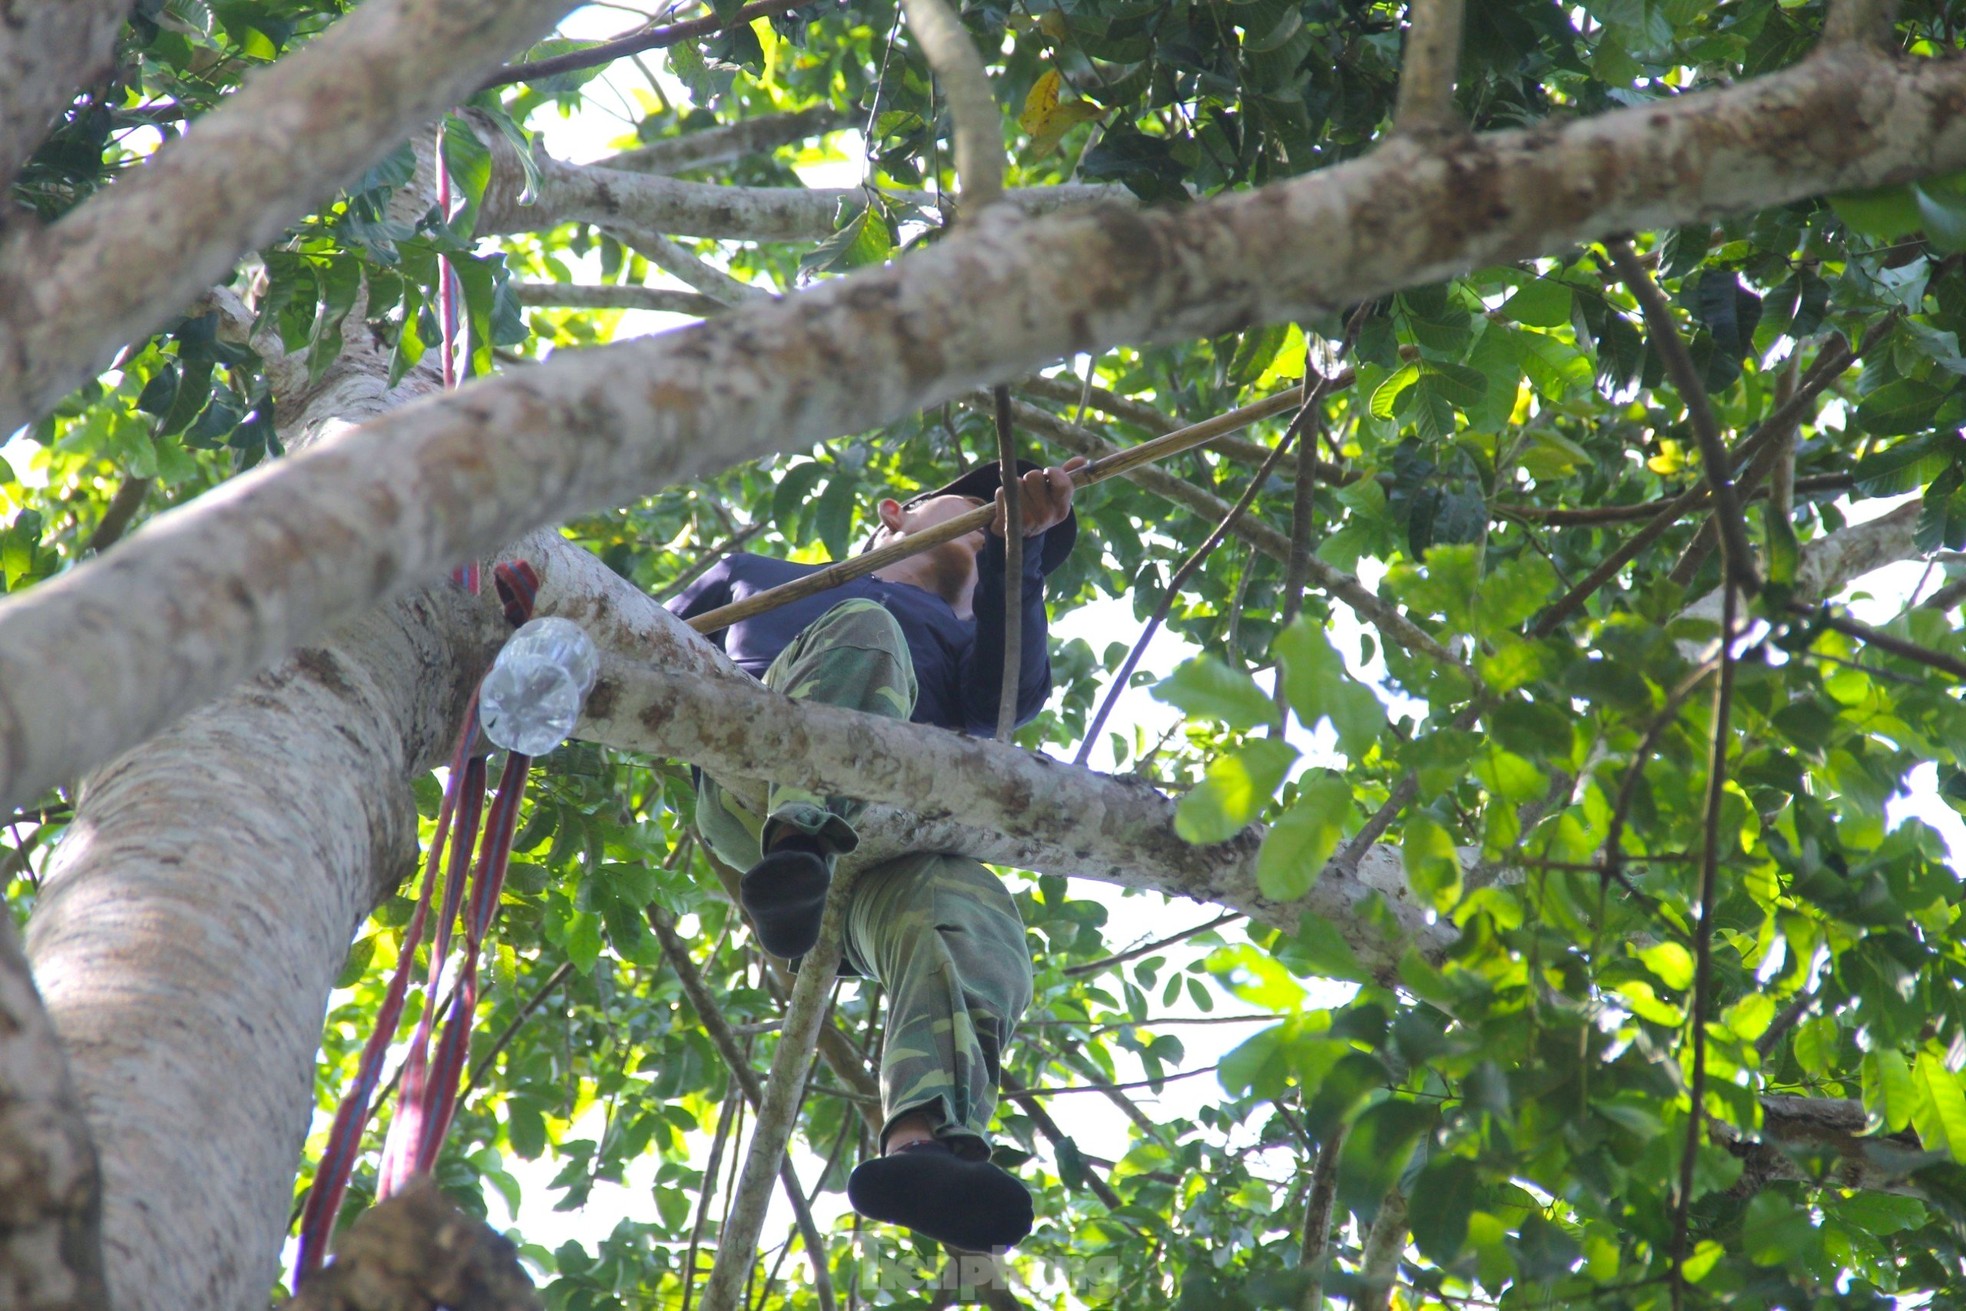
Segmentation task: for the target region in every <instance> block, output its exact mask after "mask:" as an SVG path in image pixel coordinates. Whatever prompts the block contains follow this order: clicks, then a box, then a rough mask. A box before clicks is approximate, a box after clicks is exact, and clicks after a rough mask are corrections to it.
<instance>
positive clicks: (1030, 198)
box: [478, 155, 1129, 241]
mask: <svg viewBox="0 0 1966 1311" xmlns="http://www.w3.org/2000/svg"><path fill="white" fill-rule="evenodd" d="M537 161H538V164H539V174H540V178H539V195H538V197H537V198H536V199H535V200H533V202H532V203H530V204H520V203H519V201H518V197H517V196H516V195H513V196H511V197H509V198H507V197H500V196H489V195H488V196H487V198H486V203H485V206H484V208H483V209H482V210H480V211H479V216H478V231H479V232H480V233H481V234H483V235H486V236H494V235H499V234H505V233H513V232H540V231H544V230H545V229H547V228H552V227H557V226H558V225H560V224H562V223H595V224H600V225H602V226H612V225H618V224H632V225H634V226H636V227H642V228H650V229H653V230H655V231H658V232H680V233H684V234H686V235H688V236H693V237H718V238H724V239H728V240H736V241H819V240H821V239H823V238H825V237H829V236H831V235H832V234H833V230H834V229H835V228H836V227H837V226H838V224H839V216H840V212H841V207H842V206H844V207H845V208H846V210H847V212H849V213H852V212H855V211H858V210H860V209H862V208H864V207H865V206H866V204H867V196H868V193H867V191H866V190H865V189H864V188H861V187H798V186H791V187H749V186H738V185H735V184H725V183H718V182H686V181H683V180H681V179H679V178H672V177H669V176H666V175H665V174H661V173H631V172H628V171H626V170H623V169H614V168H608V167H606V166H604V165H601V164H568V163H565V162H563V161H561V160H557V159H552V158H550V157H548V156H545V155H539V156H538V157H537ZM884 194H885V195H887V196H888V197H889V198H891V199H893V200H895V201H897V202H900V203H906V204H928V203H931V201H932V197H930V196H929V195H928V193H926V192H916V191H888V192H885V193H884ZM1002 194H1003V198H1004V201H1005V202H1006V204H1008V205H1010V206H1012V207H1014V208H1015V209H1017V210H1019V211H1021V212H1023V213H1025V214H1027V215H1037V214H1049V213H1055V212H1057V211H1060V210H1069V209H1073V208H1084V207H1085V206H1088V205H1093V204H1101V203H1103V204H1122V203H1125V202H1126V201H1127V200H1128V199H1129V197H1128V196H1127V195H1126V194H1125V193H1124V192H1116V191H1115V189H1114V188H1112V187H1109V186H1097V185H1091V184H1085V183H1073V184H1070V185H1063V186H1055V187H1028V188H1020V189H1018V190H1016V191H1011V192H1004V193H1002Z"/></svg>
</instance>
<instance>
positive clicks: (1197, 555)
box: [1072, 404, 1314, 765]
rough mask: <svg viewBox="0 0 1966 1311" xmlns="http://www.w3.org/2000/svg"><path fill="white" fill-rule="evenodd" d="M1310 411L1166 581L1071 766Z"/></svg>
mask: <svg viewBox="0 0 1966 1311" xmlns="http://www.w3.org/2000/svg"><path fill="white" fill-rule="evenodd" d="M1313 408H1314V406H1312V405H1309V404H1307V405H1304V406H1302V407H1300V408H1299V409H1298V411H1297V418H1296V419H1293V420H1292V421H1291V423H1290V426H1289V427H1288V428H1285V429H1284V430H1283V435H1282V436H1281V437H1279V438H1277V444H1276V446H1275V447H1274V448H1272V449H1271V451H1270V458H1269V459H1268V460H1265V461H1264V462H1263V467H1262V468H1260V469H1258V470H1257V471H1256V475H1255V476H1254V477H1253V478H1251V479H1250V480H1249V486H1248V487H1247V488H1245V489H1244V490H1243V493H1242V495H1241V497H1239V498H1238V499H1237V501H1236V503H1235V504H1234V505H1233V506H1231V507H1229V513H1228V514H1227V515H1225V516H1224V517H1223V519H1222V522H1220V523H1219V524H1217V525H1215V531H1213V532H1211V533H1210V534H1209V535H1208V536H1207V538H1206V539H1204V540H1203V542H1202V543H1201V545H1200V546H1197V547H1196V548H1195V549H1194V550H1193V551H1191V552H1189V553H1188V558H1187V559H1186V560H1183V561H1182V562H1181V567H1180V568H1178V569H1176V570H1175V571H1174V577H1172V578H1170V579H1168V581H1167V590H1166V591H1164V592H1163V593H1161V598H1160V604H1159V605H1157V606H1156V607H1154V613H1153V616H1152V618H1150V619H1148V620H1147V626H1146V627H1145V628H1144V629H1142V630H1141V632H1140V638H1139V640H1138V641H1136V642H1135V643H1134V644H1133V649H1132V650H1130V651H1128V652H1127V653H1126V659H1125V660H1124V661H1122V662H1121V663H1120V667H1119V672H1118V673H1116V674H1114V675H1113V681H1112V682H1110V683H1108V684H1107V685H1106V696H1105V698H1104V699H1103V700H1102V701H1100V703H1099V709H1098V711H1097V712H1095V713H1094V714H1093V716H1092V722H1091V723H1090V724H1089V725H1087V727H1086V730H1085V736H1084V738H1083V739H1082V740H1081V741H1080V742H1079V749H1078V753H1077V754H1076V755H1074V756H1073V757H1072V763H1073V764H1074V765H1083V764H1085V762H1086V759H1087V757H1089V756H1090V755H1091V754H1092V748H1093V747H1094V746H1096V745H1097V744H1098V741H1099V730H1100V729H1101V728H1103V727H1105V724H1106V717H1107V716H1108V715H1110V714H1112V713H1113V706H1114V705H1115V704H1117V703H1118V701H1119V699H1120V694H1121V693H1122V692H1124V691H1125V690H1126V685H1127V681H1128V680H1129V679H1131V678H1132V677H1133V671H1134V669H1136V668H1137V667H1138V666H1139V664H1140V658H1141V657H1142V656H1143V655H1145V654H1146V651H1147V644H1148V643H1150V642H1152V641H1153V640H1154V634H1155V633H1157V632H1159V631H1160V626H1161V624H1162V623H1163V622H1165V621H1166V619H1167V616H1168V613H1169V612H1170V611H1171V610H1173V608H1174V602H1175V601H1176V600H1177V599H1178V598H1179V597H1180V595H1181V588H1182V587H1183V586H1185V585H1186V583H1187V581H1188V579H1189V578H1191V577H1193V576H1194V573H1195V571H1196V570H1197V569H1199V568H1201V566H1202V564H1203V562H1204V561H1206V560H1207V559H1208V557H1209V556H1210V555H1211V554H1213V553H1214V551H1215V548H1216V547H1217V546H1220V545H1221V544H1222V539H1223V538H1224V537H1226V536H1227V535H1228V533H1229V530H1230V529H1231V528H1233V527H1235V525H1236V521H1237V520H1239V519H1241V518H1242V516H1243V515H1244V514H1245V513H1247V512H1248V510H1249V507H1250V506H1251V505H1253V504H1255V503H1256V496H1257V493H1259V492H1261V491H1262V490H1263V485H1264V484H1265V483H1267V482H1268V481H1269V479H1270V471H1271V470H1272V469H1274V468H1275V467H1276V462H1277V460H1278V459H1280V458H1281V457H1282V455H1283V453H1284V452H1285V451H1286V450H1288V449H1289V448H1290V443H1291V442H1292V441H1293V440H1294V439H1295V438H1296V436H1297V433H1298V430H1299V429H1300V428H1302V427H1303V424H1304V420H1305V417H1306V416H1307V415H1308V414H1310V412H1311V411H1312V409H1313Z"/></svg>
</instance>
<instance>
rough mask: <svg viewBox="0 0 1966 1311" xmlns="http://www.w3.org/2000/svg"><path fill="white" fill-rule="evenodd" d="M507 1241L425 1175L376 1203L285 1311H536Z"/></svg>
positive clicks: (537, 1301) (533, 1296)
mask: <svg viewBox="0 0 1966 1311" xmlns="http://www.w3.org/2000/svg"><path fill="white" fill-rule="evenodd" d="M544 1306H545V1303H543V1302H541V1301H540V1299H539V1293H538V1291H537V1290H535V1289H534V1288H533V1285H532V1280H531V1279H529V1278H528V1277H527V1276H526V1270H525V1267H524V1266H522V1265H520V1264H519V1251H518V1249H517V1248H515V1247H514V1246H513V1245H512V1242H511V1240H510V1239H508V1238H506V1237H505V1235H503V1234H501V1233H499V1232H498V1231H497V1230H496V1229H493V1228H492V1227H491V1226H489V1225H487V1224H486V1223H485V1222H484V1221H483V1220H478V1219H474V1218H473V1217H471V1216H468V1215H466V1214H464V1213H463V1212H462V1211H460V1210H458V1209H457V1208H456V1207H455V1206H452V1205H451V1204H450V1203H449V1202H447V1201H445V1200H444V1195H443V1194H442V1193H440V1192H439V1191H437V1185H436V1184H435V1183H433V1182H431V1181H430V1180H429V1179H428V1178H421V1179H417V1180H414V1181H412V1182H411V1184H410V1186H409V1187H407V1188H405V1189H404V1190H403V1191H402V1192H400V1193H397V1194H396V1195H395V1196H394V1197H391V1198H390V1199H389V1200H388V1201H386V1202H382V1203H380V1204H378V1205H377V1206H376V1207H375V1208H374V1209H373V1210H370V1211H369V1212H367V1213H366V1214H364V1215H363V1216H362V1218H361V1219H359V1220H357V1221H356V1222H355V1223H354V1224H352V1225H350V1226H349V1228H348V1232H347V1233H345V1234H343V1235H342V1236H341V1238H340V1239H339V1241H337V1242H336V1243H335V1259H334V1264H333V1265H331V1266H329V1267H328V1268H327V1269H325V1270H322V1271H321V1272H319V1273H318V1274H316V1275H315V1276H314V1277H313V1278H312V1279H309V1280H308V1281H307V1282H306V1283H305V1284H304V1285H302V1286H301V1289H300V1292H299V1294H298V1295H297V1296H296V1297H295V1298H294V1300H293V1301H291V1302H289V1303H288V1304H287V1311H431V1308H434V1307H445V1308H448V1311H541V1308H543V1307H544Z"/></svg>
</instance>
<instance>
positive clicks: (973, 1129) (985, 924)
mask: <svg viewBox="0 0 1966 1311" xmlns="http://www.w3.org/2000/svg"><path fill="white" fill-rule="evenodd" d="M765 686H767V687H769V688H772V689H774V690H776V691H779V692H783V693H785V695H787V696H790V697H796V698H799V699H801V700H813V701H822V702H825V703H826V704H828V705H836V706H845V707H847V708H848V709H852V710H859V711H863V712H865V713H867V714H873V715H885V716H887V717H888V718H890V719H906V718H908V716H909V714H910V713H911V712H912V711H913V709H914V705H915V670H914V664H913V662H912V661H911V660H910V659H909V656H908V644H907V639H906V638H904V637H903V636H902V634H901V627H900V625H899V624H897V623H895V621H894V616H893V615H890V614H889V613H888V612H887V611H886V610H884V609H882V608H881V607H880V606H879V605H877V604H875V603H874V602H872V601H866V600H852V601H843V602H841V603H840V604H839V605H836V606H834V607H833V608H832V609H831V610H828V611H827V612H826V613H825V614H824V615H822V616H820V617H819V618H818V619H817V620H815V621H814V622H813V623H811V624H810V625H808V626H807V627H806V629H805V631H804V632H802V633H800V634H799V636H798V637H797V638H796V639H794V641H793V642H792V644H791V645H790V646H788V647H786V648H785V650H784V651H782V652H781V653H780V654H779V656H778V659H776V660H775V661H773V662H772V665H771V668H770V669H768V670H766V671H765ZM864 808H865V803H863V802H859V801H855V800H852V799H850V798H847V797H832V796H825V797H822V796H819V795H817V794H815V793H812V792H809V791H807V790H805V789H803V788H796V787H789V786H786V785H783V784H770V785H767V784H764V783H760V782H756V781H750V780H735V779H733V780H727V781H720V780H717V779H713V778H711V777H710V776H709V775H707V774H706V775H704V776H703V777H702V779H701V780H700V781H699V783H698V785H697V805H696V817H697V828H698V830H699V831H700V832H701V833H702V835H703V838H704V841H705V842H707V843H708V844H709V845H710V849H711V850H712V851H714V852H716V853H717V856H718V857H719V858H720V859H722V860H723V861H724V862H725V863H726V864H729V865H733V866H735V867H736V868H738V869H745V868H748V867H749V866H751V865H753V864H755V863H757V861H758V859H759V857H760V854H761V845H762V843H761V839H762V838H763V837H764V836H765V834H766V831H767V830H770V831H771V832H772V833H773V834H775V833H777V832H778V831H779V830H780V827H781V826H784V827H788V828H792V829H796V830H797V831H799V832H801V833H807V834H811V835H814V836H817V837H823V838H824V839H825V840H826V842H827V843H828V844H829V845H830V846H831V847H832V848H833V849H834V850H835V851H840V852H846V851H851V850H853V848H854V847H855V846H856V845H857V844H858V842H859V838H858V836H857V835H856V834H855V833H854V831H853V821H854V819H855V818H856V817H857V816H858V815H859V814H860V812H861V811H862V810H863V809H864ZM844 946H845V951H846V959H847V964H848V965H850V966H851V967H852V968H854V969H855V970H857V971H859V972H860V973H862V974H865V975H867V976H868V977H870V978H873V979H875V980H877V981H878V982H880V983H881V984H882V985H883V986H884V987H885V988H886V989H887V990H888V1022H887V1034H886V1038H885V1041H884V1042H883V1044H882V1047H881V1102H882V1109H883V1111H884V1113H885V1115H886V1126H887V1128H890V1129H891V1128H892V1127H893V1126H894V1123H895V1121H896V1120H899V1119H900V1118H902V1117H903V1116H905V1115H909V1114H911V1113H913V1112H916V1111H920V1112H923V1113H925V1114H926V1115H927V1117H928V1119H929V1121H930V1122H931V1123H932V1124H934V1126H935V1134H936V1136H937V1137H938V1138H941V1139H943V1140H945V1141H946V1142H948V1144H949V1145H950V1146H951V1147H952V1148H954V1149H955V1150H956V1151H957V1152H958V1153H959V1154H961V1155H963V1156H967V1157H972V1158H978V1159H980V1158H982V1157H986V1156H988V1155H989V1150H990V1149H989V1125H990V1117H991V1115H992V1114H993V1113H994V1112H995V1110H996V1105H997V1074H998V1068H999V1060H1000V1058H1001V1054H1002V1052H1003V1049H1004V1046H1005V1044H1007V1043H1008V1042H1009V1041H1010V1037H1011V1032H1012V1030H1013V1029H1014V1028H1015V1027H1016V1024H1017V1021H1018V1019H1019V1018H1020V1017H1021V1016H1022V1015H1023V1014H1024V1008H1025V1007H1026V1006H1028V1005H1030V1003H1031V958H1030V952H1029V949H1028V948H1027V947H1026V946H1025V943H1024V924H1023V921H1022V920H1021V919H1020V918H1019V916H1018V914H1017V903H1016V902H1014V901H1012V900H1011V897H1010V894H1009V893H1008V892H1007V891H1005V890H1004V886H1003V883H1002V881H1001V880H999V879H998V878H997V876H996V875H994V874H992V873H991V872H990V871H989V870H988V869H987V868H985V867H984V866H983V865H982V864H980V863H978V862H977V861H974V860H971V859H970V858H969V857H967V856H958V855H951V854H947V853H941V852H911V853H909V854H908V855H905V856H898V857H896V858H895V859H893V860H888V861H883V862H882V863H881V864H879V865H876V866H874V867H873V868H872V869H869V870H866V871H865V872H863V873H862V874H861V876H860V877H859V879H858V880H857V881H856V882H855V884H854V887H853V892H852V899H851V900H850V901H849V903H848V905H847V923H846V942H845V944H844ZM882 1136H883V1139H884V1140H885V1137H886V1134H885V1130H884V1131H883V1135H882Z"/></svg>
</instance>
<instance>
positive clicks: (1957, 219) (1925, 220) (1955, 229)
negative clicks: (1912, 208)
mask: <svg viewBox="0 0 1966 1311" xmlns="http://www.w3.org/2000/svg"><path fill="white" fill-rule="evenodd" d="M1957 178H1958V175H1957V174H1954V175H1953V177H1952V178H1926V179H1925V180H1924V181H1922V182H1914V183H1912V184H1911V198H1912V200H1913V201H1914V202H1916V204H1917V205H1918V217H1919V220H1920V222H1921V224H1922V225H1923V227H1924V229H1925V236H1926V237H1927V239H1929V240H1930V241H1931V243H1932V244H1933V245H1934V246H1937V247H1938V248H1939V249H1940V250H1944V251H1955V250H1966V194H1962V193H1961V191H1960V188H1959V184H1958V182H1957V180H1956V179H1957Z"/></svg>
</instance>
